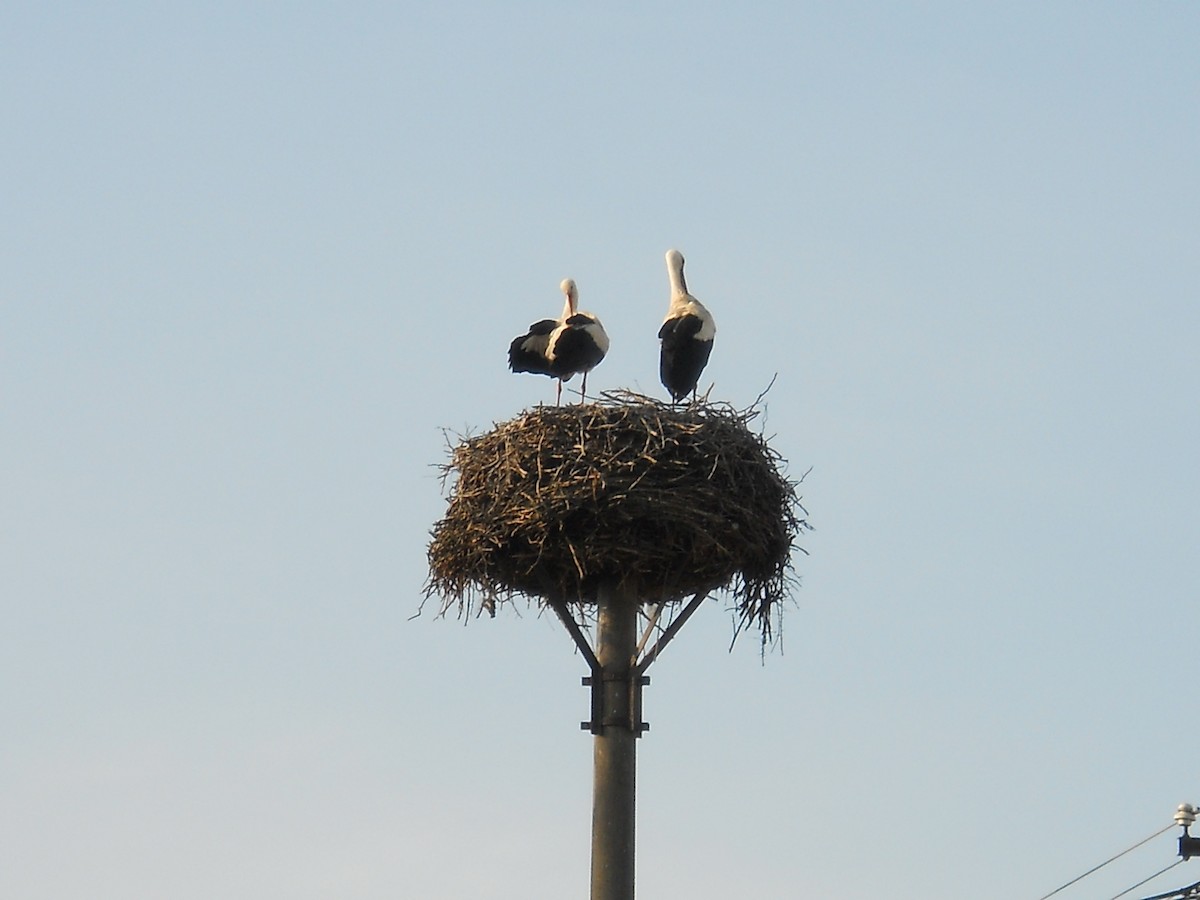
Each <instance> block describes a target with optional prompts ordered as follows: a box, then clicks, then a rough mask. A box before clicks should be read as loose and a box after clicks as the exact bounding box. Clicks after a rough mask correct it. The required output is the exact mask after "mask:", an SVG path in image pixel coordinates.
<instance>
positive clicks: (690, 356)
mask: <svg viewBox="0 0 1200 900" xmlns="http://www.w3.org/2000/svg"><path fill="white" fill-rule="evenodd" d="M667 275H668V276H669V277H670V279H671V305H670V306H669V307H668V308H667V317H666V318H665V319H664V320H663V323H662V328H660V329H658V338H659V340H661V341H662V352H661V354H660V355H659V365H658V373H659V377H660V378H661V379H662V383H663V387H665V388H666V389H667V390H668V391H670V392H671V399H672V400H673V401H679V400H682V399H683V398H684V397H686V396H687V395H688V394H692V395H693V396H694V395H695V393H696V383H697V382H698V381H699V380H700V373H701V372H703V371H704V367H705V366H706V365H707V364H708V357H709V355H710V354H711V353H712V348H713V337H714V336H715V335H716V333H717V323H716V322H714V321H713V317H712V314H711V313H710V312H709V311H708V310H707V309H705V308H704V305H703V304H702V303H701V302H700V301H699V300H697V299H696V298H695V297H693V296H692V295H691V294H689V293H688V291H687V283H686V282H685V281H684V280H683V254H682V253H680V252H679V251H678V250H668V251H667Z"/></svg>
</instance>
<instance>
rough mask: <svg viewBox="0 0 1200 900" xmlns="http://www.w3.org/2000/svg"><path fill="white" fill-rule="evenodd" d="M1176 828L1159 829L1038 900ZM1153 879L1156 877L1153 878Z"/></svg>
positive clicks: (1050, 895)
mask: <svg viewBox="0 0 1200 900" xmlns="http://www.w3.org/2000/svg"><path fill="white" fill-rule="evenodd" d="M1174 827H1175V823H1174V822H1172V823H1171V824H1170V825H1168V826H1166V827H1165V828H1161V829H1159V830H1158V831H1156V832H1154V834H1152V835H1150V837H1148V838H1144V839H1142V840H1140V841H1138V842H1137V843H1136V844H1134V845H1133V846H1132V847H1129V848H1127V849H1125V850H1122V851H1121V852H1120V853H1118V854H1117V855H1116V856H1112V857H1109V858H1108V859H1106V860H1105V861H1104V862H1102V863H1100V865H1098V866H1092V868H1090V869H1088V870H1087V871H1086V872H1084V873H1083V874H1082V875H1080V876H1078V877H1076V878H1072V879H1071V880H1070V881H1068V882H1067V883H1066V884H1064V885H1061V886H1060V887H1056V888H1055V889H1054V890H1052V891H1051V892H1050V893H1048V894H1045V895H1043V896H1041V897H1038V900H1048V898H1050V897H1053V896H1054V895H1055V894H1057V893H1058V892H1059V891H1061V890H1065V889H1066V888H1069V887H1070V886H1071V885H1073V884H1075V882H1077V881H1083V879H1085V878H1087V877H1088V876H1089V875H1091V874H1092V873H1093V872H1098V871H1099V870H1100V869H1103V868H1104V867H1105V866H1107V865H1108V864H1109V863H1110V862H1113V861H1114V860H1118V859H1120V858H1121V857H1122V856H1124V855H1125V854H1126V853H1130V852H1132V851H1134V850H1136V849H1137V848H1138V847H1140V846H1142V844H1148V843H1150V841H1152V840H1154V839H1155V838H1156V837H1158V836H1159V835H1160V834H1163V833H1164V832H1167V831H1170V830H1171V829H1172V828H1174ZM1180 862H1183V860H1180ZM1173 865H1174V864H1173ZM1167 868H1170V866H1168V867H1167ZM1163 871H1164V872H1165V871H1166V869H1164V870H1163ZM1158 874H1160V875H1161V874H1162V873H1161V872H1160V873H1158ZM1151 877H1154V876H1151ZM1147 880H1149V879H1147ZM1145 883H1146V882H1145V881H1143V882H1142V884H1145ZM1133 887H1138V885H1136V884H1135V885H1134V886H1133ZM1130 890H1133V888H1130ZM1126 893H1128V892H1126ZM1117 896H1118V897H1119V896H1121V895H1120V894H1118V895H1117Z"/></svg>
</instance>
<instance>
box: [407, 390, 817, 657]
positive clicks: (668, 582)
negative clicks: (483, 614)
mask: <svg viewBox="0 0 1200 900" xmlns="http://www.w3.org/2000/svg"><path fill="white" fill-rule="evenodd" d="M757 415H758V409H757V407H751V408H750V409H748V410H737V409H734V408H733V407H731V406H729V405H728V404H723V403H714V404H709V403H701V404H696V405H691V406H680V407H676V406H669V405H666V404H664V403H660V402H658V401H656V400H653V399H651V398H649V397H643V396H641V395H638V394H632V393H628V392H623V391H622V392H614V393H607V394H604V395H603V396H602V398H601V400H600V401H599V402H597V403H590V404H586V405H575V406H560V407H550V406H539V407H536V408H534V409H530V410H527V411H526V412H524V413H523V414H522V415H520V416H518V417H517V418H515V419H512V420H510V421H508V422H503V423H501V424H499V425H497V426H496V427H495V428H494V429H493V430H492V431H489V432H487V433H486V434H481V435H478V436H475V437H469V438H465V439H462V440H461V441H460V442H459V443H458V444H457V446H455V447H453V450H452V452H451V461H450V462H449V464H447V465H445V466H443V467H442V468H443V483H444V484H445V483H446V481H447V480H449V481H452V482H453V487H452V490H451V496H450V504H449V508H448V509H447V511H446V516H445V518H443V519H442V520H441V521H440V522H438V523H437V524H436V525H435V526H434V528H433V531H432V541H431V542H430V544H429V571H430V573H429V581H428V583H427V585H426V595H433V594H437V595H440V596H441V598H442V600H443V606H442V611H443V612H445V611H447V610H448V609H450V608H452V607H454V606H455V605H457V607H458V610H459V613H460V614H466V613H469V612H470V610H471V609H472V607H473V605H474V606H475V608H476V609H482V608H486V609H489V610H494V608H495V605H496V603H497V602H502V601H505V600H510V599H512V598H513V596H514V595H515V594H524V595H526V596H527V597H530V598H534V599H537V600H539V601H540V602H547V601H549V602H567V603H578V604H582V605H585V606H586V605H588V604H591V603H594V602H595V599H596V591H597V588H598V586H599V585H600V584H601V583H603V582H606V581H609V582H614V583H617V584H619V585H621V586H622V587H623V588H625V589H628V590H631V591H632V592H634V594H635V596H637V597H638V598H639V600H640V601H641V602H643V603H663V602H666V603H672V602H675V601H678V600H681V599H683V598H686V597H689V596H691V595H694V594H697V593H701V592H708V591H714V590H727V591H729V592H730V593H731V594H732V596H733V599H734V602H735V605H736V609H737V614H738V630H739V631H740V630H741V629H742V628H743V627H745V626H748V625H751V624H757V625H758V626H759V627H760V629H761V631H762V637H763V640H764V642H766V641H767V640H769V639H770V637H771V634H772V623H773V622H777V621H778V618H779V613H780V610H781V606H780V604H781V603H782V601H783V600H785V599H786V598H787V597H788V595H789V592H790V588H791V587H792V586H793V584H794V581H795V579H794V577H793V570H792V565H791V555H792V551H793V550H794V549H799V548H798V547H797V545H796V539H797V537H798V536H799V534H800V532H801V531H803V530H805V529H807V528H808V527H809V526H808V522H807V521H806V519H805V518H804V516H805V515H807V513H806V512H805V510H804V507H803V506H801V504H800V498H799V497H798V496H797V494H796V487H797V482H794V481H790V480H789V479H788V478H787V477H786V476H785V475H784V473H783V471H782V469H783V467H784V465H785V461H784V460H783V458H782V457H781V456H779V454H777V453H776V452H775V451H774V450H772V449H771V447H770V446H769V445H768V444H767V442H766V440H765V439H764V438H763V437H762V436H760V435H758V434H755V433H754V432H752V431H751V430H750V429H749V428H748V427H747V426H748V423H749V422H750V421H751V420H752V419H754V418H755V417H756V416H757ZM454 475H457V478H456V479H454V478H453V477H452V476H454ZM801 552H803V551H801Z"/></svg>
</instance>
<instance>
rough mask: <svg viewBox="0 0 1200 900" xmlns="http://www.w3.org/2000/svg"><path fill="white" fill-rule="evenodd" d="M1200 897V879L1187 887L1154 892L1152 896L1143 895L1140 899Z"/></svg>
mask: <svg viewBox="0 0 1200 900" xmlns="http://www.w3.org/2000/svg"><path fill="white" fill-rule="evenodd" d="M1196 897H1200V881H1197V882H1196V883H1195V884H1189V885H1188V886H1187V887H1181V888H1176V889H1175V890H1173V891H1167V892H1166V893H1165V894H1155V895H1154V896H1153V897H1143V898H1142V900H1195V898H1196Z"/></svg>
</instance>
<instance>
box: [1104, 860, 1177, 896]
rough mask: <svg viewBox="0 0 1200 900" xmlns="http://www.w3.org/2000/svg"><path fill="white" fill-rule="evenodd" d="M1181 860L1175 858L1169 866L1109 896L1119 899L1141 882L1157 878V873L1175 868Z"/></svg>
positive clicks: (1136, 887)
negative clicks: (1113, 895)
mask: <svg viewBox="0 0 1200 900" xmlns="http://www.w3.org/2000/svg"><path fill="white" fill-rule="evenodd" d="M1181 862H1186V860H1182V859H1177V860H1175V862H1173V863H1171V864H1170V865H1169V866H1167V867H1166V868H1165V869H1159V870H1158V871H1157V872H1155V873H1154V874H1153V875H1151V876H1150V877H1149V878H1143V879H1142V880H1141V881H1139V882H1138V883H1137V884H1135V885H1134V886H1133V887H1127V888H1125V890H1123V891H1121V893H1119V894H1117V895H1116V896H1115V897H1112V898H1111V900H1120V898H1121V897H1124V896H1125V895H1126V894H1128V893H1129V892H1130V891H1135V890H1137V889H1138V888H1140V887H1141V886H1142V885H1143V884H1145V883H1146V882H1147V881H1153V880H1154V879H1155V878H1157V877H1158V876H1159V875H1161V874H1162V873H1163V872H1168V871H1170V870H1171V869H1173V868H1175V867H1176V866H1177V865H1179V864H1180V863H1181Z"/></svg>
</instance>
